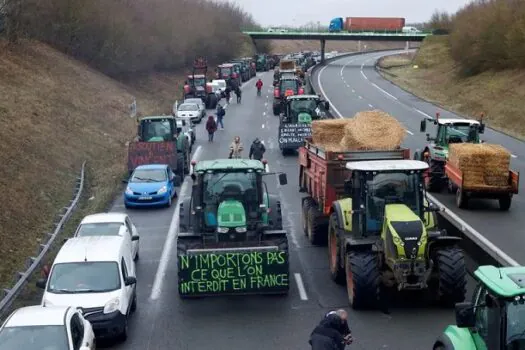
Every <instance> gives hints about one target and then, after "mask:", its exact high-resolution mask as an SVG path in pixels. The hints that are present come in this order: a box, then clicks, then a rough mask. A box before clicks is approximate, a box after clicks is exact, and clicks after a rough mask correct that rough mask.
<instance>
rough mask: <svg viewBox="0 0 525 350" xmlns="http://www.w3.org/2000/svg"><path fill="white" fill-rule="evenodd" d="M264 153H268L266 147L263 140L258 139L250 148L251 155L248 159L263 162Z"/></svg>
mask: <svg viewBox="0 0 525 350" xmlns="http://www.w3.org/2000/svg"><path fill="white" fill-rule="evenodd" d="M264 152H266V148H265V147H264V145H263V143H262V142H261V140H259V138H256V139H255V140H254V141H253V143H252V145H251V147H250V155H249V156H248V157H249V158H250V159H255V160H262V158H263V155H264Z"/></svg>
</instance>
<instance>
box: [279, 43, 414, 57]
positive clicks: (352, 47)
mask: <svg viewBox="0 0 525 350" xmlns="http://www.w3.org/2000/svg"><path fill="white" fill-rule="evenodd" d="M365 45H366V48H365ZM418 46H419V43H411V47H418ZM404 47H405V43H404V42H391V41H384V42H383V41H377V42H376V41H368V42H367V41H361V50H363V51H364V50H368V51H369V50H380V49H385V50H386V49H398V48H400V49H402V48H404ZM270 48H271V51H272V53H275V54H280V53H288V52H298V51H301V50H305V51H306V50H310V51H320V50H321V44H320V43H319V41H317V40H270ZM358 50H359V42H357V41H327V42H326V47H325V51H326V52H330V51H339V52H353V51H358Z"/></svg>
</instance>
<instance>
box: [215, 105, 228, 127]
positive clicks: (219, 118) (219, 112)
mask: <svg viewBox="0 0 525 350" xmlns="http://www.w3.org/2000/svg"><path fill="white" fill-rule="evenodd" d="M225 115H226V111H225V110H224V107H223V106H222V105H221V104H220V103H219V104H217V126H219V125H220V126H221V130H224V123H223V119H224V116H225Z"/></svg>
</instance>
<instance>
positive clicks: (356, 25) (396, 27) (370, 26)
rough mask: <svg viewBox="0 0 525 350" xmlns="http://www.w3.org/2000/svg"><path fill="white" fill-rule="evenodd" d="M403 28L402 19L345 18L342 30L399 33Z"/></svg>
mask: <svg viewBox="0 0 525 350" xmlns="http://www.w3.org/2000/svg"><path fill="white" fill-rule="evenodd" d="M404 26H405V19H404V18H394V17H346V22H345V28H344V29H345V30H348V31H401V30H402V29H403V27H404Z"/></svg>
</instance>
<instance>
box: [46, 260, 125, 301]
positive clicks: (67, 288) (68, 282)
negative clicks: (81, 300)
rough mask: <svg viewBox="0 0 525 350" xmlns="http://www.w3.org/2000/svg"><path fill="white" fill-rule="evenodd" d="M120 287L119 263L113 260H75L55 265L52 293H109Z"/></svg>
mask: <svg viewBox="0 0 525 350" xmlns="http://www.w3.org/2000/svg"><path fill="white" fill-rule="evenodd" d="M117 289H120V274H119V268H118V264H117V263H116V262H113V261H98V262H74V263H61V264H55V265H53V268H52V270H51V275H50V276H49V286H48V288H47V291H48V292H50V293H56V294H60V293H64V294H66V293H67V294H75V293H107V292H111V291H114V290H117Z"/></svg>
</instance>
